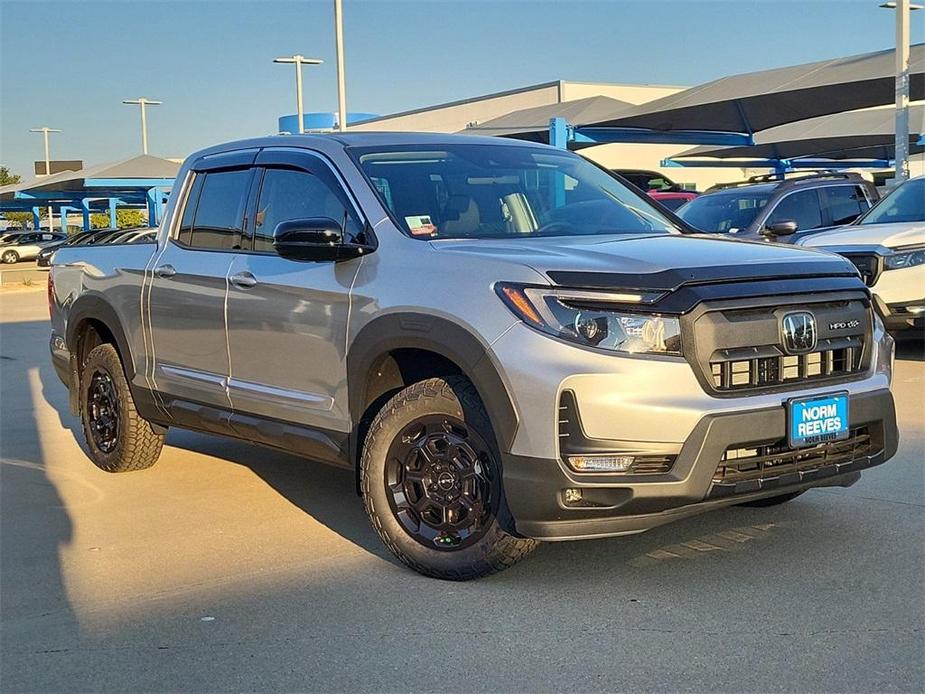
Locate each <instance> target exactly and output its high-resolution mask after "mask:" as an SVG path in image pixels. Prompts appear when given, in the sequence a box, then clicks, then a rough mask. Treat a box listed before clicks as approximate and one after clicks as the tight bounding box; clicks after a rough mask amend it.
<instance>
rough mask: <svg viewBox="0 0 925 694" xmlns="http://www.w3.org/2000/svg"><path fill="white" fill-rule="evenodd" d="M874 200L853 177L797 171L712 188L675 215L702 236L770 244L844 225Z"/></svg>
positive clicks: (863, 183)
mask: <svg viewBox="0 0 925 694" xmlns="http://www.w3.org/2000/svg"><path fill="white" fill-rule="evenodd" d="M879 199H880V194H879V193H878V192H877V188H876V187H875V186H874V185H873V184H872V183H870V182H868V181H866V180H864V179H863V178H862V177H861V176H860V175H859V174H856V173H835V172H832V171H800V172H792V173H787V174H767V175H763V176H753V177H751V178H749V179H748V180H746V181H742V182H739V183H728V184H723V185H721V186H714V187H713V188H711V189H710V190H708V191H707V192H706V193H704V194H703V195H701V196H699V197H698V198H696V199H695V200H692V201H690V202H689V203H687V204H686V205H684V207H682V208H681V209H679V210H678V212H677V214H678V216H680V217H681V218H682V219H683V220H684V221H685V222H687V223H688V224H690V225H691V226H692V227H694V228H695V229H699V230H700V231H704V232H707V233H721V234H735V235H736V237H737V238H741V237H744V238H750V239H752V240H755V239H766V240H774V238H775V237H778V236H789V235H790V234H793V233H795V232H796V231H807V230H809V229H821V228H823V227H831V226H838V225H841V224H848V223H850V222H853V221H854V220H855V219H857V218H858V217H859V216H860V215H862V214H863V213H864V212H866V211H867V210H869V209H870V208H871V207H872V206H873V204H874V203H875V202H877V200H879Z"/></svg>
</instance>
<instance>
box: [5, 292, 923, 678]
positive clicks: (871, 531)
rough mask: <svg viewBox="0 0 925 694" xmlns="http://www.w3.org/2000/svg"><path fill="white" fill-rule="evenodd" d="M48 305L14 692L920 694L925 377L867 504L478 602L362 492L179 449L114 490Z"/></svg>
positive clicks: (12, 548) (19, 384)
mask: <svg viewBox="0 0 925 694" xmlns="http://www.w3.org/2000/svg"><path fill="white" fill-rule="evenodd" d="M47 339H48V322H47V310H46V305H45V295H44V292H41V291H28V292H25V291H24V292H14V293H8V294H0V395H2V400H0V410H2V418H0V458H2V466H0V494H2V497H0V619H2V623H0V640H2V662H0V689H2V690H3V691H9V692H12V691H24V690H32V691H35V690H41V691H61V690H82V691H86V690H123V691H126V690H128V691H142V690H144V691H151V690H158V691H164V690H196V691H205V690H209V691H216V690H253V689H275V690H290V691H291V690H315V691H345V690H349V691H374V690H375V691H383V690H387V691H399V690H401V691H418V690H428V691H433V690H445V691H470V692H471V691H530V692H535V691H553V690H555V691H562V690H566V689H570V690H575V691H592V690H594V691H603V690H610V691H613V690H653V689H659V690H673V691H681V690H683V691H688V690H691V691H704V690H711V691H743V690H749V691H765V692H766V691H913V690H914V691H921V687H922V683H923V677H925V673H923V654H925V634H923V625H925V600H923V594H925V544H923V541H922V538H923V536H925V535H923V531H925V524H923V505H925V475H923V463H925V362H923V361H922V356H921V352H922V346H921V344H915V343H913V344H906V345H903V348H902V353H901V357H900V359H898V360H897V364H896V381H895V394H896V398H897V405H898V411H899V416H900V427H901V433H902V441H901V447H900V451H899V454H898V456H897V457H896V458H895V459H894V460H893V461H891V462H890V463H888V464H886V465H884V466H881V467H879V468H876V469H874V470H871V471H869V472H867V473H866V474H865V476H864V477H863V479H862V480H861V482H859V483H858V484H857V485H855V486H854V487H851V488H849V489H824V490H814V491H811V492H809V493H808V494H806V495H804V496H803V497H801V498H799V499H797V500H796V501H794V502H792V503H790V504H786V505H783V506H779V507H777V508H770V509H745V508H732V509H727V510H723V511H719V512H715V513H713V514H710V515H705V516H701V517H698V518H696V519H693V520H689V521H684V522H680V523H677V524H674V525H668V526H665V527H662V528H659V529H656V530H653V531H650V532H648V533H645V534H642V535H637V536H633V537H628V538H623V539H612V540H598V541H586V542H579V543H566V544H547V545H544V546H541V547H540V549H539V550H538V551H537V552H536V553H535V554H534V555H533V556H532V557H530V558H528V559H527V560H525V561H524V562H522V563H520V564H519V565H517V566H515V567H514V568H513V569H510V570H508V571H506V572H504V573H502V574H500V575H497V576H494V577H491V578H488V579H485V580H482V581H478V582H473V583H467V584H452V583H444V582H438V581H433V580H430V579H426V578H422V577H420V576H418V575H416V574H414V573H412V572H410V571H408V570H406V569H405V568H403V567H401V566H400V565H398V564H397V563H396V562H395V561H394V560H393V559H392V558H391V556H390V555H389V554H388V553H387V552H386V550H385V549H384V548H383V547H382V546H381V545H380V543H379V541H378V539H377V537H376V535H375V534H374V532H373V531H372V529H371V528H370V527H369V526H368V524H367V521H366V518H365V516H364V514H363V510H362V507H361V504H360V502H359V500H358V499H357V497H356V496H354V495H353V480H352V477H351V475H350V474H348V473H346V472H342V471H338V470H334V469H331V468H327V467H324V466H321V465H315V464H311V463H306V462H305V461H302V460H300V459H298V458H295V457H291V456H288V455H285V454H282V453H277V452H273V451H268V450H266V449H261V448H257V447H253V446H251V445H249V444H246V443H238V442H230V441H227V440H223V439H218V438H214V437H210V436H205V435H200V434H193V433H187V432H182V431H172V432H171V433H170V434H169V436H168V444H169V445H168V447H166V448H165V450H164V453H163V455H162V457H161V460H160V462H159V463H158V464H157V465H156V466H155V467H154V468H152V469H150V470H146V471H143V472H136V473H129V474H125V475H108V474H106V473H103V472H101V471H99V470H97V469H96V468H95V467H93V466H92V464H91V463H90V462H89V460H88V459H87V458H86V456H85V455H84V453H83V452H82V450H81V447H80V444H79V443H78V426H79V424H78V421H77V419H76V418H75V417H72V416H71V415H69V414H68V412H67V396H66V391H65V389H64V387H63V386H62V385H61V383H60V382H59V381H58V379H57V377H56V376H55V374H54V371H53V369H52V367H51V364H50V362H49V359H48V354H47Z"/></svg>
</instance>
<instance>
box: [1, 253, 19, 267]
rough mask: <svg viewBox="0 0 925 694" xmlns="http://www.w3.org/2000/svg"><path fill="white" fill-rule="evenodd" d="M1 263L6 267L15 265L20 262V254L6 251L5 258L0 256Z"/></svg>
mask: <svg viewBox="0 0 925 694" xmlns="http://www.w3.org/2000/svg"><path fill="white" fill-rule="evenodd" d="M0 262H3V263H4V264H5V265H14V264H16V263H18V262H19V253H17V252H16V251H4V252H3V256H0Z"/></svg>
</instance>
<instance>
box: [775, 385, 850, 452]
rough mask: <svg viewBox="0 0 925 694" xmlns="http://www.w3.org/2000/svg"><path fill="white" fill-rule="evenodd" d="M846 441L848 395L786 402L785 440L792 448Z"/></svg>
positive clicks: (824, 396)
mask: <svg viewBox="0 0 925 694" xmlns="http://www.w3.org/2000/svg"><path fill="white" fill-rule="evenodd" d="M846 438H848V393H831V394H828V395H815V396H813V397H811V398H791V399H790V400H788V401H787V440H788V442H789V444H790V447H791V448H800V447H803V446H813V445H815V444H817V443H824V442H826V441H838V440H840V439H846Z"/></svg>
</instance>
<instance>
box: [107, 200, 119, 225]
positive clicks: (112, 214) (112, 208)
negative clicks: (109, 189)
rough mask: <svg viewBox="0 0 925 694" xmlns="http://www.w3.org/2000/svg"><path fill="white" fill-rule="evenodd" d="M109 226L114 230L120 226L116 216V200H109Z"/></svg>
mask: <svg viewBox="0 0 925 694" xmlns="http://www.w3.org/2000/svg"><path fill="white" fill-rule="evenodd" d="M109 226H110V227H112V228H113V229H115V228H116V227H118V226H119V218H118V217H117V216H116V198H109Z"/></svg>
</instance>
